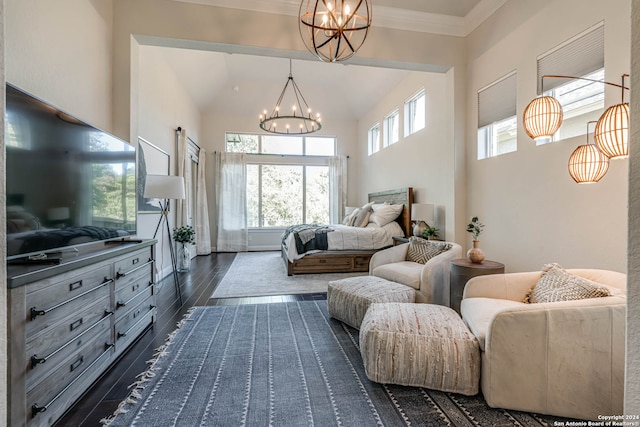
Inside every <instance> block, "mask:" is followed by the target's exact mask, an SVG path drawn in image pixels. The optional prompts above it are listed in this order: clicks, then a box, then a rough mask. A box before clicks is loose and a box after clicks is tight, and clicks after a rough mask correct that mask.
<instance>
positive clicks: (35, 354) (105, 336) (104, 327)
mask: <svg viewBox="0 0 640 427" xmlns="http://www.w3.org/2000/svg"><path fill="white" fill-rule="evenodd" d="M91 314H93V313H87V314H85V315H84V316H85V317H84V318H85V319H87V324H86V327H85V329H84V331H82V332H81V333H79V334H74V335H75V336H71V337H69V338H68V340H66V341H62V340H60V341H59V342H56V343H52V342H51V341H50V340H46V337H43V340H36V341H35V342H32V343H30V344H27V357H26V361H27V365H28V366H27V367H26V368H25V371H26V373H27V379H26V381H27V391H30V390H31V389H32V388H33V387H35V386H37V385H38V384H40V383H41V382H42V381H43V380H44V379H45V378H46V377H47V376H49V375H50V374H51V372H53V371H55V370H56V369H57V368H58V365H60V364H61V363H62V362H63V361H65V360H67V359H68V358H70V357H72V355H73V354H75V353H77V352H79V351H81V349H82V348H83V347H85V346H87V345H90V342H93V341H94V340H95V339H96V337H101V338H100V339H101V340H102V341H105V342H106V341H109V342H112V341H113V340H112V337H111V331H112V329H111V319H110V317H111V316H112V315H106V316H105V314H104V313H102V314H101V315H100V317H98V318H97V319H94V318H92V316H91ZM89 320H90V321H91V322H92V323H90V324H89ZM43 341H46V342H43ZM39 347H45V348H44V349H42V350H39V349H38V348H39ZM52 347H54V348H52Z"/></svg>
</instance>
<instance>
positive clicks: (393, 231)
mask: <svg viewBox="0 0 640 427" xmlns="http://www.w3.org/2000/svg"><path fill="white" fill-rule="evenodd" d="M368 201H369V203H374V204H376V205H381V204H390V205H402V210H401V212H400V214H399V215H398V217H397V218H396V219H395V221H394V224H389V225H385V226H383V227H378V226H376V225H374V224H371V223H369V224H368V225H367V226H366V227H352V226H347V225H342V224H332V225H326V226H320V227H319V230H314V232H317V233H318V235H320V237H321V239H324V238H326V239H327V249H325V250H323V249H311V250H307V251H306V252H304V253H298V251H297V247H299V246H300V240H299V239H298V240H297V241H295V240H294V236H293V233H287V232H285V234H284V235H283V239H282V259H283V260H284V263H285V266H286V268H287V275H289V276H291V275H294V274H304V273H337V272H341V273H342V272H368V271H369V260H370V259H371V256H372V255H373V254H374V253H375V252H377V251H379V250H380V249H384V248H387V247H389V246H391V245H393V237H394V236H402V237H407V236H409V235H411V205H412V203H413V188H412V187H407V188H401V189H397V190H389V191H381V192H377V193H369V195H368ZM354 233H355V234H356V236H355V240H354V236H352V235H353V234H354ZM354 241H356V242H357V243H353V242H354ZM345 242H347V243H345ZM296 243H297V245H296Z"/></svg>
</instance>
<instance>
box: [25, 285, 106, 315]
mask: <svg viewBox="0 0 640 427" xmlns="http://www.w3.org/2000/svg"><path fill="white" fill-rule="evenodd" d="M111 282H113V279H107V278H106V277H105V278H104V281H103V282H102V283H100V285H98V286H96V287H95V288H93V289H89V290H88V291H84V292H83V293H81V294H78V295H76V296H75V297H73V298H70V299H68V300H66V301H63V302H61V303H59V304H56V305H54V306H53V307H49V308H47V309H46V310H38V309H37V308H36V307H31V309H30V311H31V320H36V317H38V316H44V315H45V314H47V313H50V312H52V311H53V310H55V309H56V308H60V307H62V306H63V305H65V304H69V303H70V302H71V301H75V300H77V299H78V298H82V297H83V296H85V295H88V294H89V293H91V292H93V291H96V290H98V289H100V288H101V287H103V286H105V285H108V284H109V283H111Z"/></svg>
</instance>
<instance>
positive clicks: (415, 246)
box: [407, 236, 451, 264]
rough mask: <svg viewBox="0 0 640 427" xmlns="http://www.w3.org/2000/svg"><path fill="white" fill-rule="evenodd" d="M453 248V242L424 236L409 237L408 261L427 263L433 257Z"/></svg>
mask: <svg viewBox="0 0 640 427" xmlns="http://www.w3.org/2000/svg"><path fill="white" fill-rule="evenodd" d="M449 249H451V243H446V242H434V241H432V240H425V239H423V238H422V237H415V236H411V237H409V249H408V250H407V261H413V262H418V263H420V264H426V262H427V261H429V260H430V259H431V258H433V257H435V256H437V255H440V254H441V253H443V252H446V251H448V250H449Z"/></svg>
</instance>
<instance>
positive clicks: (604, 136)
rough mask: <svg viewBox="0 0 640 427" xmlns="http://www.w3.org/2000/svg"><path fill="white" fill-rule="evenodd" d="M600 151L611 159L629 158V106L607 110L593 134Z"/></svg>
mask: <svg viewBox="0 0 640 427" xmlns="http://www.w3.org/2000/svg"><path fill="white" fill-rule="evenodd" d="M593 135H594V138H595V141H596V145H597V146H598V149H599V150H600V151H601V152H602V153H603V154H604V155H605V156H607V157H609V158H610V159H624V158H626V157H628V156H629V104H626V103H624V104H617V105H612V106H611V107H609V108H607V109H606V110H605V112H604V113H603V114H602V116H600V119H598V122H597V123H596V128H595V130H594V132H593Z"/></svg>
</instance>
